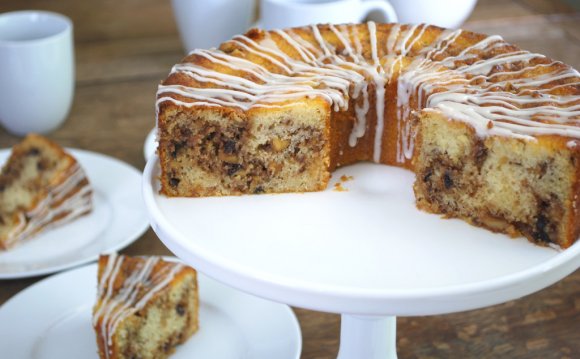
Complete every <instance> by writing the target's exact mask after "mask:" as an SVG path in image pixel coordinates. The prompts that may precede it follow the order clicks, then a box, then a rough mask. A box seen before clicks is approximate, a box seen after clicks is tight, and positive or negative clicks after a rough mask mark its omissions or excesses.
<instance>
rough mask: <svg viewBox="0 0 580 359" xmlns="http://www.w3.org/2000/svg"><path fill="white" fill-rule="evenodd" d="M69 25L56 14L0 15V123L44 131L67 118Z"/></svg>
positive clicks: (69, 99)
mask: <svg viewBox="0 0 580 359" xmlns="http://www.w3.org/2000/svg"><path fill="white" fill-rule="evenodd" d="M72 33H73V24H72V21H71V20H70V19H69V18H68V17H66V16H64V15H61V14H57V13H53V12H47V11H15V12H8V13H4V14H0V123H1V124H2V125H3V126H4V127H5V128H6V129H7V130H8V131H9V132H11V133H13V134H15V135H19V136H23V135H25V134H27V133H29V132H37V133H46V132H49V131H52V130H54V129H56V128H57V127H58V126H60V125H61V124H62V123H63V122H64V120H65V119H66V118H67V116H68V113H69V111H70V107H71V104H72V100H73V91H74V72H75V66H74V51H73V35H72Z"/></svg>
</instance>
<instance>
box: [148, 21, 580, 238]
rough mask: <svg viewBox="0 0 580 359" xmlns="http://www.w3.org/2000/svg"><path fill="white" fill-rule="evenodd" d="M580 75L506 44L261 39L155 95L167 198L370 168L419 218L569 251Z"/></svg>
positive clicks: (477, 39) (428, 35)
mask: <svg viewBox="0 0 580 359" xmlns="http://www.w3.org/2000/svg"><path fill="white" fill-rule="evenodd" d="M579 92H580V76H579V74H578V72H577V71H576V70H574V69H573V68H571V67H570V66H568V65H566V64H563V63H562V62H559V61H555V60H552V59H549V58H547V57H545V56H543V55H540V54H536V53H531V52H528V51H524V50H521V49H519V48H518V47H516V46H513V45H510V44H509V43H507V42H505V41H504V40H502V38H501V37H499V36H486V35H482V34H477V33H473V32H469V31H463V30H446V29H442V28H438V27H435V26H429V25H425V24H422V25H400V24H375V23H373V22H369V23H366V24H359V25H318V26H317V25H312V26H308V27H302V28H294V29H287V30H274V31H268V32H266V31H261V30H258V29H252V30H250V31H249V32H248V33H246V34H245V35H239V36H235V37H234V38H232V39H231V40H229V41H227V42H225V43H223V44H222V45H221V46H220V48H219V49H211V50H195V51H193V52H191V53H190V54H189V55H188V56H187V57H186V58H185V59H184V60H183V61H182V62H181V63H179V64H177V65H175V66H174V67H173V69H172V71H171V73H170V75H169V76H168V78H167V79H166V80H165V81H163V83H162V84H161V85H160V86H159V89H158V94H157V125H158V136H159V148H158V154H159V158H160V164H161V170H162V173H161V192H162V193H163V194H165V195H168V196H193V197H195V196H219V195H239V194H247V193H273V192H303V191H317V190H322V189H324V188H325V187H326V185H327V182H328V180H329V177H330V173H331V171H333V170H334V169H335V168H336V167H338V166H344V165H348V164H352V163H354V162H357V161H374V162H376V163H383V164H388V165H395V166H400V167H404V168H408V169H410V170H412V171H414V172H415V174H416V182H415V185H414V190H415V195H416V201H417V206H418V207H419V208H421V209H423V210H426V211H430V212H434V213H440V214H444V215H446V216H449V217H459V218H462V219H464V220H467V221H469V222H470V223H473V224H475V225H479V226H484V227H487V228H489V229H491V230H493V231H498V232H503V233H507V234H510V235H513V236H517V235H524V236H526V237H527V238H529V239H530V240H532V241H534V242H536V243H541V244H549V243H555V244H557V245H560V246H561V247H563V248H566V247H568V246H570V245H571V244H572V243H573V242H574V241H575V240H576V238H577V237H578V234H579V228H580V226H579V223H580V219H579V212H578V206H579V205H580V203H579V197H578V193H579V191H580V189H579V183H580V182H579V175H580V162H579V161H580V157H579V156H580V152H579V151H580V148H579V144H580V142H579V139H580V127H579V126H578V125H579V121H580V96H579Z"/></svg>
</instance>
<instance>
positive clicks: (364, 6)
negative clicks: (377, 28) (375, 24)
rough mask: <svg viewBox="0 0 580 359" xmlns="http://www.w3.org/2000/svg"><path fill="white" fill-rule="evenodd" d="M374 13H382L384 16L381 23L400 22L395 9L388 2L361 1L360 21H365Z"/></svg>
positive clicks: (376, 0) (377, 0)
mask: <svg viewBox="0 0 580 359" xmlns="http://www.w3.org/2000/svg"><path fill="white" fill-rule="evenodd" d="M373 11H377V12H379V13H380V15H381V16H382V19H381V22H397V21H398V20H399V19H398V17H397V13H396V12H395V9H393V6H392V5H391V3H389V2H388V1H387V0H363V1H361V16H360V21H362V20H364V19H365V17H367V16H368V15H369V14H370V13H371V12H373Z"/></svg>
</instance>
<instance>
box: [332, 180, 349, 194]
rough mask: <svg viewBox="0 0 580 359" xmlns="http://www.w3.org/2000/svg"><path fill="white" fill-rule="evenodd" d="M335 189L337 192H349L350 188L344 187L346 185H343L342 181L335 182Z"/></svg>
mask: <svg viewBox="0 0 580 359" xmlns="http://www.w3.org/2000/svg"><path fill="white" fill-rule="evenodd" d="M333 191H336V192H348V189H347V188H344V187H342V183H340V182H336V183H335V184H334V189H333Z"/></svg>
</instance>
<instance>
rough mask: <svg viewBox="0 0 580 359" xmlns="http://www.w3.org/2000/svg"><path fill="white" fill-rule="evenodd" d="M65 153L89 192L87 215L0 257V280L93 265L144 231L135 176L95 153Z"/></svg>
mask: <svg viewBox="0 0 580 359" xmlns="http://www.w3.org/2000/svg"><path fill="white" fill-rule="evenodd" d="M69 151H70V153H71V154H72V155H73V156H74V157H75V158H76V159H77V160H78V161H79V163H80V164H81V166H82V167H83V169H84V170H85V172H86V173H87V176H88V178H89V181H90V183H91V186H92V187H93V210H92V212H91V213H89V214H88V215H84V216H82V217H80V218H77V219H75V220H74V221H71V222H70V223H67V224H65V225H62V226H58V227H55V228H52V229H49V230H46V231H43V232H41V233H39V234H38V235H36V236H34V237H33V238H30V239H29V240H26V241H24V242H22V243H20V244H18V245H17V246H16V247H14V248H12V249H10V250H8V251H4V252H0V279H15V278H24V277H32V276H38V275H43V274H48V273H53V272H57V271H61V270H63V269H67V268H71V267H74V266H78V265H80V264H84V263H87V262H90V261H93V260H95V259H97V257H98V255H99V254H100V253H109V252H114V251H118V250H119V249H121V248H124V247H126V246H127V245H129V244H131V243H132V242H133V241H135V240H136V239H137V238H139V237H140V236H141V235H142V234H143V233H144V232H145V230H147V228H148V227H149V221H148V219H147V214H146V212H145V209H144V205H143V200H142V198H141V193H140V188H141V173H140V172H139V171H137V170H136V169H135V168H133V167H132V166H130V165H128V164H126V163H124V162H122V161H119V160H117V159H115V158H112V157H109V156H105V155H102V154H99V153H95V152H89V151H83V150H76V149H70V150H69ZM9 155H10V150H0V164H2V163H4V162H5V161H6V160H7V159H8V156H9Z"/></svg>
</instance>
